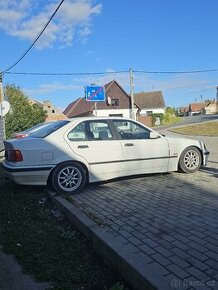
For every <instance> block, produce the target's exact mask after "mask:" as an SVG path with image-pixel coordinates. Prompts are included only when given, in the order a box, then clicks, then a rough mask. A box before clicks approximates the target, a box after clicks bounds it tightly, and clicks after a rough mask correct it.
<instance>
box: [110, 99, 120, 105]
mask: <svg viewBox="0 0 218 290" xmlns="http://www.w3.org/2000/svg"><path fill="white" fill-rule="evenodd" d="M111 106H112V107H117V106H119V100H118V99H112V100H111Z"/></svg>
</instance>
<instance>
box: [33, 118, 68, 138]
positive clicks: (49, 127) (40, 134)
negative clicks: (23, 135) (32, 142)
mask: <svg viewBox="0 0 218 290" xmlns="http://www.w3.org/2000/svg"><path fill="white" fill-rule="evenodd" d="M69 122H70V121H69V120H61V121H57V122H52V123H48V124H45V126H42V127H41V128H39V129H38V130H37V131H34V132H32V133H30V134H29V137H34V138H44V137H46V136H48V135H49V134H51V133H52V132H54V131H56V130H58V129H59V128H61V127H63V126H65V125H66V124H68V123H69Z"/></svg>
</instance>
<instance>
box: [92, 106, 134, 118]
mask: <svg viewBox="0 0 218 290" xmlns="http://www.w3.org/2000/svg"><path fill="white" fill-rule="evenodd" d="M93 113H94V115H95V111H93ZM130 113H131V110H130V109H114V110H113V109H110V110H98V108H97V114H96V116H97V117H109V116H110V115H122V116H123V117H124V118H130V117H131V115H130Z"/></svg>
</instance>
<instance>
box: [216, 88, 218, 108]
mask: <svg viewBox="0 0 218 290" xmlns="http://www.w3.org/2000/svg"><path fill="white" fill-rule="evenodd" d="M216 113H218V86H217V87H216Z"/></svg>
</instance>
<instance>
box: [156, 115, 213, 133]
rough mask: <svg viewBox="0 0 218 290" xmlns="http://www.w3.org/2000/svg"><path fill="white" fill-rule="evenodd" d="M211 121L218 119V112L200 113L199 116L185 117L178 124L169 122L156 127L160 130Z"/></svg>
mask: <svg viewBox="0 0 218 290" xmlns="http://www.w3.org/2000/svg"><path fill="white" fill-rule="evenodd" d="M209 121H218V114H216V115H198V116H189V117H183V120H182V121H181V122H179V123H177V124H175V123H174V124H169V125H163V126H158V127H155V129H156V130H157V131H158V130H159V129H161V130H162V129H169V128H171V127H178V126H185V125H190V124H195V123H203V122H209Z"/></svg>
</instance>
